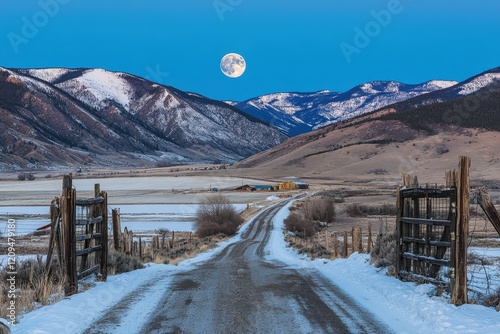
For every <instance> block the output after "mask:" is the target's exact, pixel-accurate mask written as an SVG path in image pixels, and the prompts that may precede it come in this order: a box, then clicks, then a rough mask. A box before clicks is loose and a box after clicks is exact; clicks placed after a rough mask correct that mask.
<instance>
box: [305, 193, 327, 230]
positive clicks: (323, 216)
mask: <svg viewBox="0 0 500 334" xmlns="http://www.w3.org/2000/svg"><path fill="white" fill-rule="evenodd" d="M334 203H335V199H334V198H333V197H327V196H321V197H312V198H310V199H308V200H306V201H305V202H304V205H303V206H302V208H303V211H304V214H305V216H306V218H308V219H311V220H316V221H326V222H327V223H331V222H332V221H333V219H334V218H335V204H334Z"/></svg>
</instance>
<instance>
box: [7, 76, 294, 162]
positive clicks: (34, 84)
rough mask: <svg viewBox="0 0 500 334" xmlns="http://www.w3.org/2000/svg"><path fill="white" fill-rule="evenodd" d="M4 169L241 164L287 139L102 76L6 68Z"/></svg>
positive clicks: (135, 82) (209, 107)
mask: <svg viewBox="0 0 500 334" xmlns="http://www.w3.org/2000/svg"><path fill="white" fill-rule="evenodd" d="M0 115H1V122H0V130H1V131H0V132H1V133H0V169H4V170H8V169H22V168H53V167H65V166H75V165H91V166H152V165H154V164H156V163H162V164H179V163H196V162H217V161H220V162H234V161H237V160H240V159H242V158H244V157H247V156H250V155H252V154H255V153H257V152H260V151H262V150H265V149H267V148H270V147H273V146H275V145H277V144H279V143H280V142H282V141H283V140H285V139H286V136H285V135H283V134H282V133H281V132H279V131H277V130H274V129H273V128H271V127H270V126H269V125H268V124H266V123H265V122H262V121H259V120H257V119H256V118H254V117H252V116H249V115H246V114H244V113H242V112H241V111H240V110H238V109H237V108H234V107H232V106H230V105H227V104H225V103H223V102H219V101H213V100H210V99H208V98H205V97H202V96H199V95H196V94H190V93H185V92H182V91H179V90H177V89H175V88H173V87H168V86H161V85H158V84H155V83H152V82H150V81H147V80H145V79H142V78H138V77H135V76H132V75H129V74H126V73H115V72H109V71H105V70H100V69H72V70H70V69H38V70H9V69H5V68H0Z"/></svg>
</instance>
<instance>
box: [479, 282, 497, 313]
mask: <svg viewBox="0 0 500 334" xmlns="http://www.w3.org/2000/svg"><path fill="white" fill-rule="evenodd" d="M483 305H484V306H487V307H494V308H495V309H496V310H497V311H500V288H499V289H497V291H496V292H495V293H493V294H491V295H489V296H488V297H487V298H486V299H485V300H484V301H483Z"/></svg>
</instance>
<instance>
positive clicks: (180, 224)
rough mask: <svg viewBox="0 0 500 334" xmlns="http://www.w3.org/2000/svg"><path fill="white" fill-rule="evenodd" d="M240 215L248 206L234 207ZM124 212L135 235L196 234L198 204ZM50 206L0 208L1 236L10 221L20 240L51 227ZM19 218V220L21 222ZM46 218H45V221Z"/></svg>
mask: <svg viewBox="0 0 500 334" xmlns="http://www.w3.org/2000/svg"><path fill="white" fill-rule="evenodd" d="M233 206H234V207H235V208H236V210H237V211H242V210H243V209H245V208H246V204H233ZM113 208H117V209H119V210H120V214H121V228H122V231H123V229H124V228H125V227H127V229H128V230H132V231H142V232H143V231H154V230H156V229H160V228H165V229H168V230H170V231H179V232H192V231H194V230H195V224H194V218H195V214H196V210H197V209H198V205H197V204H143V205H116V206H113ZM48 213H49V207H48V206H45V207H44V206H3V207H0V216H3V217H5V218H4V219H3V220H2V221H0V232H1V233H2V234H3V235H5V234H6V232H7V222H8V218H9V217H13V218H15V220H16V236H21V235H26V234H29V233H33V232H34V231H35V230H36V229H37V228H39V227H42V226H45V225H47V224H49V223H50V220H49V219H48V217H47V215H48ZM18 217H19V218H18ZM41 217H45V218H41Z"/></svg>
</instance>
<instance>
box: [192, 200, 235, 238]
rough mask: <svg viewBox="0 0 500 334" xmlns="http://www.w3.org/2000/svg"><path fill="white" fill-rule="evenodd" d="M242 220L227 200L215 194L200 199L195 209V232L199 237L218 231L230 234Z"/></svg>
mask: <svg viewBox="0 0 500 334" xmlns="http://www.w3.org/2000/svg"><path fill="white" fill-rule="evenodd" d="M243 222H244V220H243V218H242V217H241V216H240V215H239V214H238V212H236V210H235V208H234V207H233V206H232V205H231V204H230V203H229V200H228V199H227V198H226V197H224V196H222V195H220V194H216V195H214V196H210V197H207V198H205V199H204V200H202V201H201V203H200V206H199V207H198V210H197V211H196V234H197V235H198V237H200V238H204V237H208V236H212V235H217V234H220V233H222V234H225V235H227V236H231V235H234V234H236V231H237V230H238V227H239V226H240V225H241V224H242V223H243Z"/></svg>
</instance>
